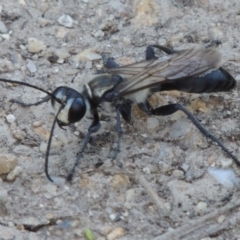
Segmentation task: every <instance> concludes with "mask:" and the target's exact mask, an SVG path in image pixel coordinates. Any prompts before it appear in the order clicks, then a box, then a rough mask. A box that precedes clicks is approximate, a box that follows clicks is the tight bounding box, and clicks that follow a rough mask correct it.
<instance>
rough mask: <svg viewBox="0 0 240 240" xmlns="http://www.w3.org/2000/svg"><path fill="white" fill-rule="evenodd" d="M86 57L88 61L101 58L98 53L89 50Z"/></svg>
mask: <svg viewBox="0 0 240 240" xmlns="http://www.w3.org/2000/svg"><path fill="white" fill-rule="evenodd" d="M87 59H88V60H90V61H93V60H98V59H102V56H101V55H100V54H98V53H94V52H90V53H88V54H87Z"/></svg>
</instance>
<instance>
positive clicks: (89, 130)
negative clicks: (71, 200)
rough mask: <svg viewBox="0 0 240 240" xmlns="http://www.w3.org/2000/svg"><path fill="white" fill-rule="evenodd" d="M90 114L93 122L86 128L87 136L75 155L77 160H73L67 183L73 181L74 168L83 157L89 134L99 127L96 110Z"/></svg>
mask: <svg viewBox="0 0 240 240" xmlns="http://www.w3.org/2000/svg"><path fill="white" fill-rule="evenodd" d="M92 114H93V121H92V123H91V125H90V127H89V128H88V132H87V135H86V136H85V138H84V139H83V142H82V146H81V149H80V151H79V153H78V154H77V158H76V160H75V163H74V166H73V168H72V170H71V171H70V173H69V174H68V176H67V181H69V182H70V181H72V179H73V175H74V173H75V170H76V168H77V166H78V164H79V161H80V159H81V157H82V156H83V153H84V150H85V148H86V146H87V144H88V143H89V140H90V137H91V134H92V133H94V132H97V131H98V130H99V129H100V127H101V124H100V121H99V115H98V112H97V109H93V110H92Z"/></svg>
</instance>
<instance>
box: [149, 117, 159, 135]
mask: <svg viewBox="0 0 240 240" xmlns="http://www.w3.org/2000/svg"><path fill="white" fill-rule="evenodd" d="M157 129H159V120H158V119H157V118H155V117H149V118H148V119H147V130H148V131H149V132H155V131H156V130H157Z"/></svg>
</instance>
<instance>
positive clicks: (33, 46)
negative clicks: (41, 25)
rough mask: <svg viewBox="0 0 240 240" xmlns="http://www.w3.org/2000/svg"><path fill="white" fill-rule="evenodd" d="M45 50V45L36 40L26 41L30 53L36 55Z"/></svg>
mask: <svg viewBox="0 0 240 240" xmlns="http://www.w3.org/2000/svg"><path fill="white" fill-rule="evenodd" d="M45 49H46V45H45V44H44V43H43V42H42V41H40V40H38V39H36V38H29V39H28V51H29V52H30V53H38V52H41V51H43V50H45Z"/></svg>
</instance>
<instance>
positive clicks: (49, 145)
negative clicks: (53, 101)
mask: <svg viewBox="0 0 240 240" xmlns="http://www.w3.org/2000/svg"><path fill="white" fill-rule="evenodd" d="M63 108H64V105H61V106H60V108H59V110H58V113H57V115H56V116H55V118H54V121H53V124H52V128H51V132H50V136H49V139H48V145H47V151H46V155H45V174H46V176H47V178H48V180H49V181H51V182H54V181H53V180H52V178H51V177H50V175H49V173H48V158H49V152H50V147H51V143H52V137H53V132H54V128H55V125H56V122H57V119H58V114H59V113H60V111H61V110H62V109H63Z"/></svg>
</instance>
